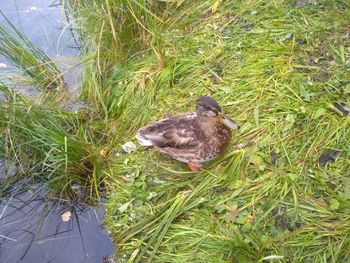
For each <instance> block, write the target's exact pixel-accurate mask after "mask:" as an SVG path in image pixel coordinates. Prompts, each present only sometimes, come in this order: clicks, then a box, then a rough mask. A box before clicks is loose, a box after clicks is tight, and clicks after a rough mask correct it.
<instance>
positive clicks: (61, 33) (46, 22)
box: [0, 0, 81, 97]
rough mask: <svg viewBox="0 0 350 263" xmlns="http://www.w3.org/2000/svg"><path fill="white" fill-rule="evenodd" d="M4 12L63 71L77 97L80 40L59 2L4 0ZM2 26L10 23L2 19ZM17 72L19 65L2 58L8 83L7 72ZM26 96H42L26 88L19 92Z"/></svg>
mask: <svg viewBox="0 0 350 263" xmlns="http://www.w3.org/2000/svg"><path fill="white" fill-rule="evenodd" d="M0 10H1V11H2V12H3V14H4V15H5V16H6V17H7V18H8V19H9V20H10V21H11V23H12V24H14V25H15V26H16V28H18V29H19V30H21V31H22V32H23V33H24V34H25V36H26V37H27V38H28V39H29V40H30V41H31V42H32V43H33V44H34V45H35V46H36V47H38V48H40V49H41V50H42V51H44V53H45V54H46V55H48V56H49V57H50V58H51V59H52V60H53V61H54V62H55V63H56V65H57V66H58V67H59V68H60V70H61V72H63V77H64V79H65V82H66V83H67V84H68V88H69V92H70V93H71V94H77V91H79V87H80V83H81V63H80V61H79V54H80V50H79V47H78V45H79V43H78V42H79V40H78V39H77V36H74V35H73V31H72V27H73V25H72V22H71V21H70V20H67V16H66V14H65V12H64V10H63V9H62V7H61V6H60V5H59V0H1V1H0ZM0 23H3V24H5V25H6V20H5V19H4V18H3V17H2V16H0ZM11 71H16V68H15V66H14V65H13V64H12V63H11V62H10V61H8V60H7V59H5V58H4V57H1V56H0V76H1V78H2V81H3V82H5V83H6V84H7V83H8V82H7V80H6V75H7V74H6V73H7V72H11ZM16 91H18V92H20V93H22V94H23V95H25V96H26V97H29V96H31V95H32V96H34V97H35V96H39V95H40V94H37V92H36V90H35V89H33V88H29V87H24V88H23V89H21V90H16Z"/></svg>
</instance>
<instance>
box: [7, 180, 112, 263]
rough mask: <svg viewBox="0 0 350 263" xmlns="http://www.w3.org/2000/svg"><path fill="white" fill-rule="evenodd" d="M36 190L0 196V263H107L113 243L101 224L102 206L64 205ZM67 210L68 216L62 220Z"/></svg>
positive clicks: (33, 187) (34, 188) (33, 188)
mask: <svg viewBox="0 0 350 263" xmlns="http://www.w3.org/2000/svg"><path fill="white" fill-rule="evenodd" d="M38 189H40V188H36V187H35V186H32V189H31V190H29V191H23V192H19V193H16V194H14V195H11V196H9V197H7V198H3V199H2V202H1V204H0V262H1V263H5V262H6V263H12V262H13V263H14V262H28V263H31V262H33V263H37V262H38V263H39V262H40V263H41V262H42V263H44V262H52V263H61V262H72V263H74V262H77V263H78V262H88V263H90V262H91V263H98V262H109V261H107V258H108V257H109V256H110V255H111V254H112V253H113V250H114V246H113V244H112V243H111V241H110V238H109V236H108V233H107V231H106V230H105V229H103V227H102V220H103V214H104V213H103V206H101V207H100V208H78V207H73V208H67V207H65V206H63V205H59V204H58V203H55V202H52V201H49V200H47V199H46V198H44V197H43V196H45V193H44V192H42V191H40V190H38ZM36 191H39V192H38V193H35V192H36ZM68 210H69V211H70V212H71V218H70V220H69V221H67V222H64V221H63V220H62V217H61V215H62V214H63V213H64V212H66V211H68Z"/></svg>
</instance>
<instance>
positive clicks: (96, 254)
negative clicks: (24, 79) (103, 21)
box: [0, 0, 114, 263]
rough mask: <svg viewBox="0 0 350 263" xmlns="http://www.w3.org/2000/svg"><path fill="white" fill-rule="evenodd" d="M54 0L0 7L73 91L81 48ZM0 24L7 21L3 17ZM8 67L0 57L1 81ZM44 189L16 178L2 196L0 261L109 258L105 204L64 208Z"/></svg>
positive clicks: (94, 261) (6, 1)
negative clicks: (66, 218) (65, 218)
mask: <svg viewBox="0 0 350 263" xmlns="http://www.w3.org/2000/svg"><path fill="white" fill-rule="evenodd" d="M57 4H59V1H55V0H0V10H1V11H2V12H3V13H4V14H5V15H6V17H7V18H8V19H9V20H10V21H11V22H12V23H13V24H14V25H15V26H16V27H18V28H19V29H21V30H22V31H23V32H24V33H25V35H26V36H27V37H28V38H29V39H30V40H31V41H32V42H33V43H34V44H35V46H37V47H39V48H40V49H41V50H43V51H44V52H45V53H46V54H47V55H48V56H49V57H50V58H51V59H53V60H54V61H55V62H56V63H57V64H58V66H59V67H60V69H61V70H62V71H63V72H65V74H64V78H65V81H66V82H67V84H68V86H69V88H70V92H72V93H74V91H75V90H77V89H78V87H79V85H80V80H81V73H80V69H79V67H77V66H76V65H77V64H79V57H78V55H79V53H80V52H79V49H78V48H77V47H76V45H77V43H76V39H74V37H73V36H72V32H71V30H70V29H69V28H70V26H69V22H68V21H67V18H66V16H65V14H64V12H63V10H62V8H61V7H60V6H59V5H57ZM0 23H5V21H4V19H3V18H1V17H0ZM11 70H15V68H14V66H13V65H12V64H11V62H9V61H7V60H6V59H5V58H2V57H0V76H1V80H2V81H3V76H6V72H10V71H11ZM27 90H28V89H27ZM0 103H1V102H0ZM3 164H4V162H3V161H2V160H0V184H1V181H2V180H3V178H4V176H5V171H4V168H3ZM10 174H11V172H10ZM21 184H25V187H21ZM22 186H23V185H22ZM20 189H25V190H23V191H22V190H20ZM43 189H44V188H43V187H42V186H40V185H27V183H26V182H20V183H19V185H15V186H13V187H12V189H10V191H9V192H8V193H7V194H5V195H4V194H3V195H1V196H0V263H15V262H25V263H46V262H50V263H61V262H70V263H80V262H88V263H90V262H91V263H99V262H109V261H107V260H106V258H107V257H108V256H110V255H111V254H112V253H113V251H114V245H113V244H112V242H111V240H110V238H109V236H108V233H107V231H106V230H105V229H103V228H102V226H101V225H102V221H103V216H104V209H103V204H101V206H100V207H99V208H91V207H87V208H84V209H83V208H81V207H79V206H76V207H70V208H68V207H65V206H63V205H62V204H59V203H57V202H53V201H50V200H48V199H47V198H45V192H44V190H43ZM68 210H69V211H70V212H71V218H70V220H69V221H67V222H65V221H63V220H62V217H61V215H62V214H63V213H64V212H67V211H68Z"/></svg>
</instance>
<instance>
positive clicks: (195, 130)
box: [136, 96, 239, 171]
mask: <svg viewBox="0 0 350 263" xmlns="http://www.w3.org/2000/svg"><path fill="white" fill-rule="evenodd" d="M231 129H235V130H237V129H239V125H238V124H237V123H236V122H235V121H233V120H231V119H230V118H228V117H227V116H226V115H225V114H224V113H223V112H222V110H221V107H220V106H219V104H218V103H217V102H216V101H215V100H214V99H213V98H211V97H209V96H202V97H200V98H199V100H198V101H197V105H196V112H191V113H185V114H181V115H176V116H173V117H169V118H167V119H164V120H160V121H158V122H156V123H153V124H150V125H147V126H145V127H142V128H140V129H139V130H138V133H137V135H136V137H137V139H138V141H139V143H140V144H141V145H144V146H154V147H155V148H156V149H157V150H158V151H160V152H162V153H166V154H168V155H170V156H171V157H173V158H174V159H176V160H178V161H180V162H184V163H187V164H188V166H189V167H190V169H191V170H192V171H197V170H198V169H200V168H201V167H202V166H203V163H205V162H207V161H210V160H213V159H215V158H216V157H217V156H219V155H220V154H221V153H222V152H223V151H224V149H225V148H226V147H227V145H228V144H229V142H230V139H231Z"/></svg>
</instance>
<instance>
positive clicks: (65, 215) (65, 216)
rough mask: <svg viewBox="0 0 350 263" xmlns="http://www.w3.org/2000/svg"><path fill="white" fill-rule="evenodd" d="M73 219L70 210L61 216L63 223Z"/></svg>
mask: <svg viewBox="0 0 350 263" xmlns="http://www.w3.org/2000/svg"><path fill="white" fill-rule="evenodd" d="M71 217H72V213H71V212H70V211H69V210H68V211H66V212H64V213H63V214H62V215H61V219H62V221H63V222H68V221H69V220H70V218H71Z"/></svg>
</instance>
